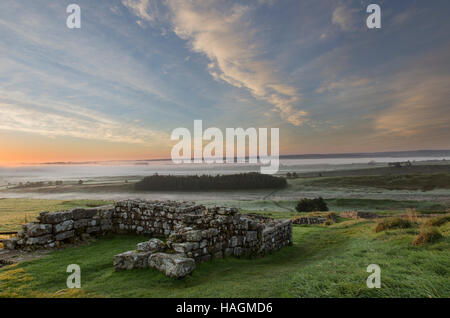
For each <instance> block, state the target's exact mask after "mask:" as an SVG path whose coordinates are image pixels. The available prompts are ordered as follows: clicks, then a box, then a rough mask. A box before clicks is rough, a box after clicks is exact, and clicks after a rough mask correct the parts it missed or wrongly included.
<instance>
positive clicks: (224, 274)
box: [0, 221, 450, 297]
mask: <svg viewBox="0 0 450 318" xmlns="http://www.w3.org/2000/svg"><path fill="white" fill-rule="evenodd" d="M374 227H375V223H374V222H371V221H346V222H342V223H338V224H335V225H333V226H330V227H323V226H309V227H301V226H295V227H294V242H295V243H294V245H293V246H291V247H286V248H283V249H282V250H280V251H279V252H277V253H275V254H273V255H269V256H266V257H264V258H256V259H237V258H228V259H224V260H214V261H212V262H208V263H204V264H200V265H198V267H197V269H196V270H195V271H194V273H193V274H192V275H191V276H188V277H186V278H185V279H183V280H174V279H170V278H167V277H165V276H163V275H162V274H161V273H159V272H157V271H155V270H153V269H143V270H131V271H124V272H114V270H113V267H112V257H113V255H115V254H117V253H120V252H123V251H126V250H129V249H133V248H134V247H135V244H136V243H137V242H140V241H142V240H144V238H143V237H135V236H111V237H107V238H102V239H100V240H98V241H96V242H93V243H91V244H89V245H86V246H80V247H77V248H71V249H66V250H60V251H55V252H53V253H51V254H50V256H48V257H46V258H44V259H39V260H34V261H30V262H24V263H21V264H20V265H12V266H8V267H4V268H2V269H0V296H4V297H10V296H32V297H43V296H50V297H58V296H60V297H67V296H70V297H77V296H80V297H84V296H100V297H332V296H336V297H450V275H449V269H450V252H449V251H450V238H449V234H450V225H449V224H448V223H447V224H446V225H444V226H442V227H441V228H440V231H441V232H442V233H443V234H444V235H445V238H444V239H441V240H440V241H439V242H436V243H434V244H430V245H426V246H421V247H415V246H412V244H411V241H412V239H413V238H414V236H415V235H416V234H417V229H405V230H390V231H387V232H382V233H374ZM72 263H76V264H79V265H80V266H81V271H82V289H81V290H67V289H66V286H65V282H66V279H67V275H68V274H67V273H66V272H65V270H66V266H67V265H68V264H72ZM373 263H374V264H378V265H380V266H381V270H382V273H381V283H382V288H381V289H377V290H375V289H368V288H367V287H366V279H367V277H368V275H369V274H368V273H366V267H367V266H368V265H369V264H373Z"/></svg>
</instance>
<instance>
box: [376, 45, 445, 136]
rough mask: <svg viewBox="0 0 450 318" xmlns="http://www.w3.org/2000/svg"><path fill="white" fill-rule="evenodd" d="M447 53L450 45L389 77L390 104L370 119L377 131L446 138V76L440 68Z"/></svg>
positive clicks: (412, 62)
mask: <svg viewBox="0 0 450 318" xmlns="http://www.w3.org/2000/svg"><path fill="white" fill-rule="evenodd" d="M449 54H450V46H447V47H445V48H443V49H440V50H434V51H432V52H430V53H428V54H427V55H425V56H421V57H419V58H417V59H414V60H412V61H411V62H410V63H409V65H408V66H407V70H405V71H404V72H402V73H401V74H399V75H397V76H396V77H394V78H393V80H392V82H391V83H390V86H391V87H392V90H393V93H392V98H393V103H392V106H391V107H389V108H387V109H386V110H384V111H383V112H381V113H380V114H378V116H376V117H375V119H374V127H375V129H376V130H377V132H378V133H379V134H382V135H389V134H391V135H397V136H404V137H413V136H414V137H416V138H417V139H418V140H421V139H423V138H424V137H425V138H430V137H433V138H437V139H438V140H441V139H442V138H446V139H447V140H449V139H450V129H449V128H448V126H449V123H450V112H449V110H450V86H449V85H450V75H449V74H448V72H446V71H444V69H445V68H446V67H448V66H449V63H448V55H449ZM445 65H447V66H445Z"/></svg>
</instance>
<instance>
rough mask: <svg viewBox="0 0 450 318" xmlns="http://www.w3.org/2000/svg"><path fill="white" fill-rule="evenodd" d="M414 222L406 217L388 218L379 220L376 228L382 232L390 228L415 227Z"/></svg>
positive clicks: (376, 230)
mask: <svg viewBox="0 0 450 318" xmlns="http://www.w3.org/2000/svg"><path fill="white" fill-rule="evenodd" d="M414 224H415V223H413V222H412V221H411V220H409V219H404V218H388V219H384V220H382V221H381V222H379V223H378V224H377V226H376V228H375V232H377V233H378V232H381V231H385V230H390V229H408V228H411V227H413V225H414Z"/></svg>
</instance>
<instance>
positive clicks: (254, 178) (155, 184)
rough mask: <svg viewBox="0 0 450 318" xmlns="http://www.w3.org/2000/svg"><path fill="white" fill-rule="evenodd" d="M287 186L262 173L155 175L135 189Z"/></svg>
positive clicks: (138, 184) (167, 189) (147, 178)
mask: <svg viewBox="0 0 450 318" xmlns="http://www.w3.org/2000/svg"><path fill="white" fill-rule="evenodd" d="M286 186H287V181H286V179H285V178H282V177H275V176H272V175H267V174H260V173H241V174H232V175H217V176H211V175H201V176H198V175H195V176H172V175H166V176H164V175H158V174H155V175H153V176H149V177H145V178H144V179H142V180H141V181H139V182H137V183H136V184H135V189H136V190H139V191H203V190H246V189H281V188H284V187H286Z"/></svg>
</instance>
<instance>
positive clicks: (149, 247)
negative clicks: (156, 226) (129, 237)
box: [136, 238, 166, 252]
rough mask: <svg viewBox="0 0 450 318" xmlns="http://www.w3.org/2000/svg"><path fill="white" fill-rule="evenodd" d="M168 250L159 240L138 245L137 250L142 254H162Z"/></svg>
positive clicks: (154, 239) (153, 239)
mask: <svg viewBox="0 0 450 318" xmlns="http://www.w3.org/2000/svg"><path fill="white" fill-rule="evenodd" d="M165 248H166V244H165V243H164V242H163V241H161V240H160V239H157V238H152V239H151V240H149V241H147V242H142V243H138V244H137V246H136V250H137V251H140V252H162V251H164V250H165Z"/></svg>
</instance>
